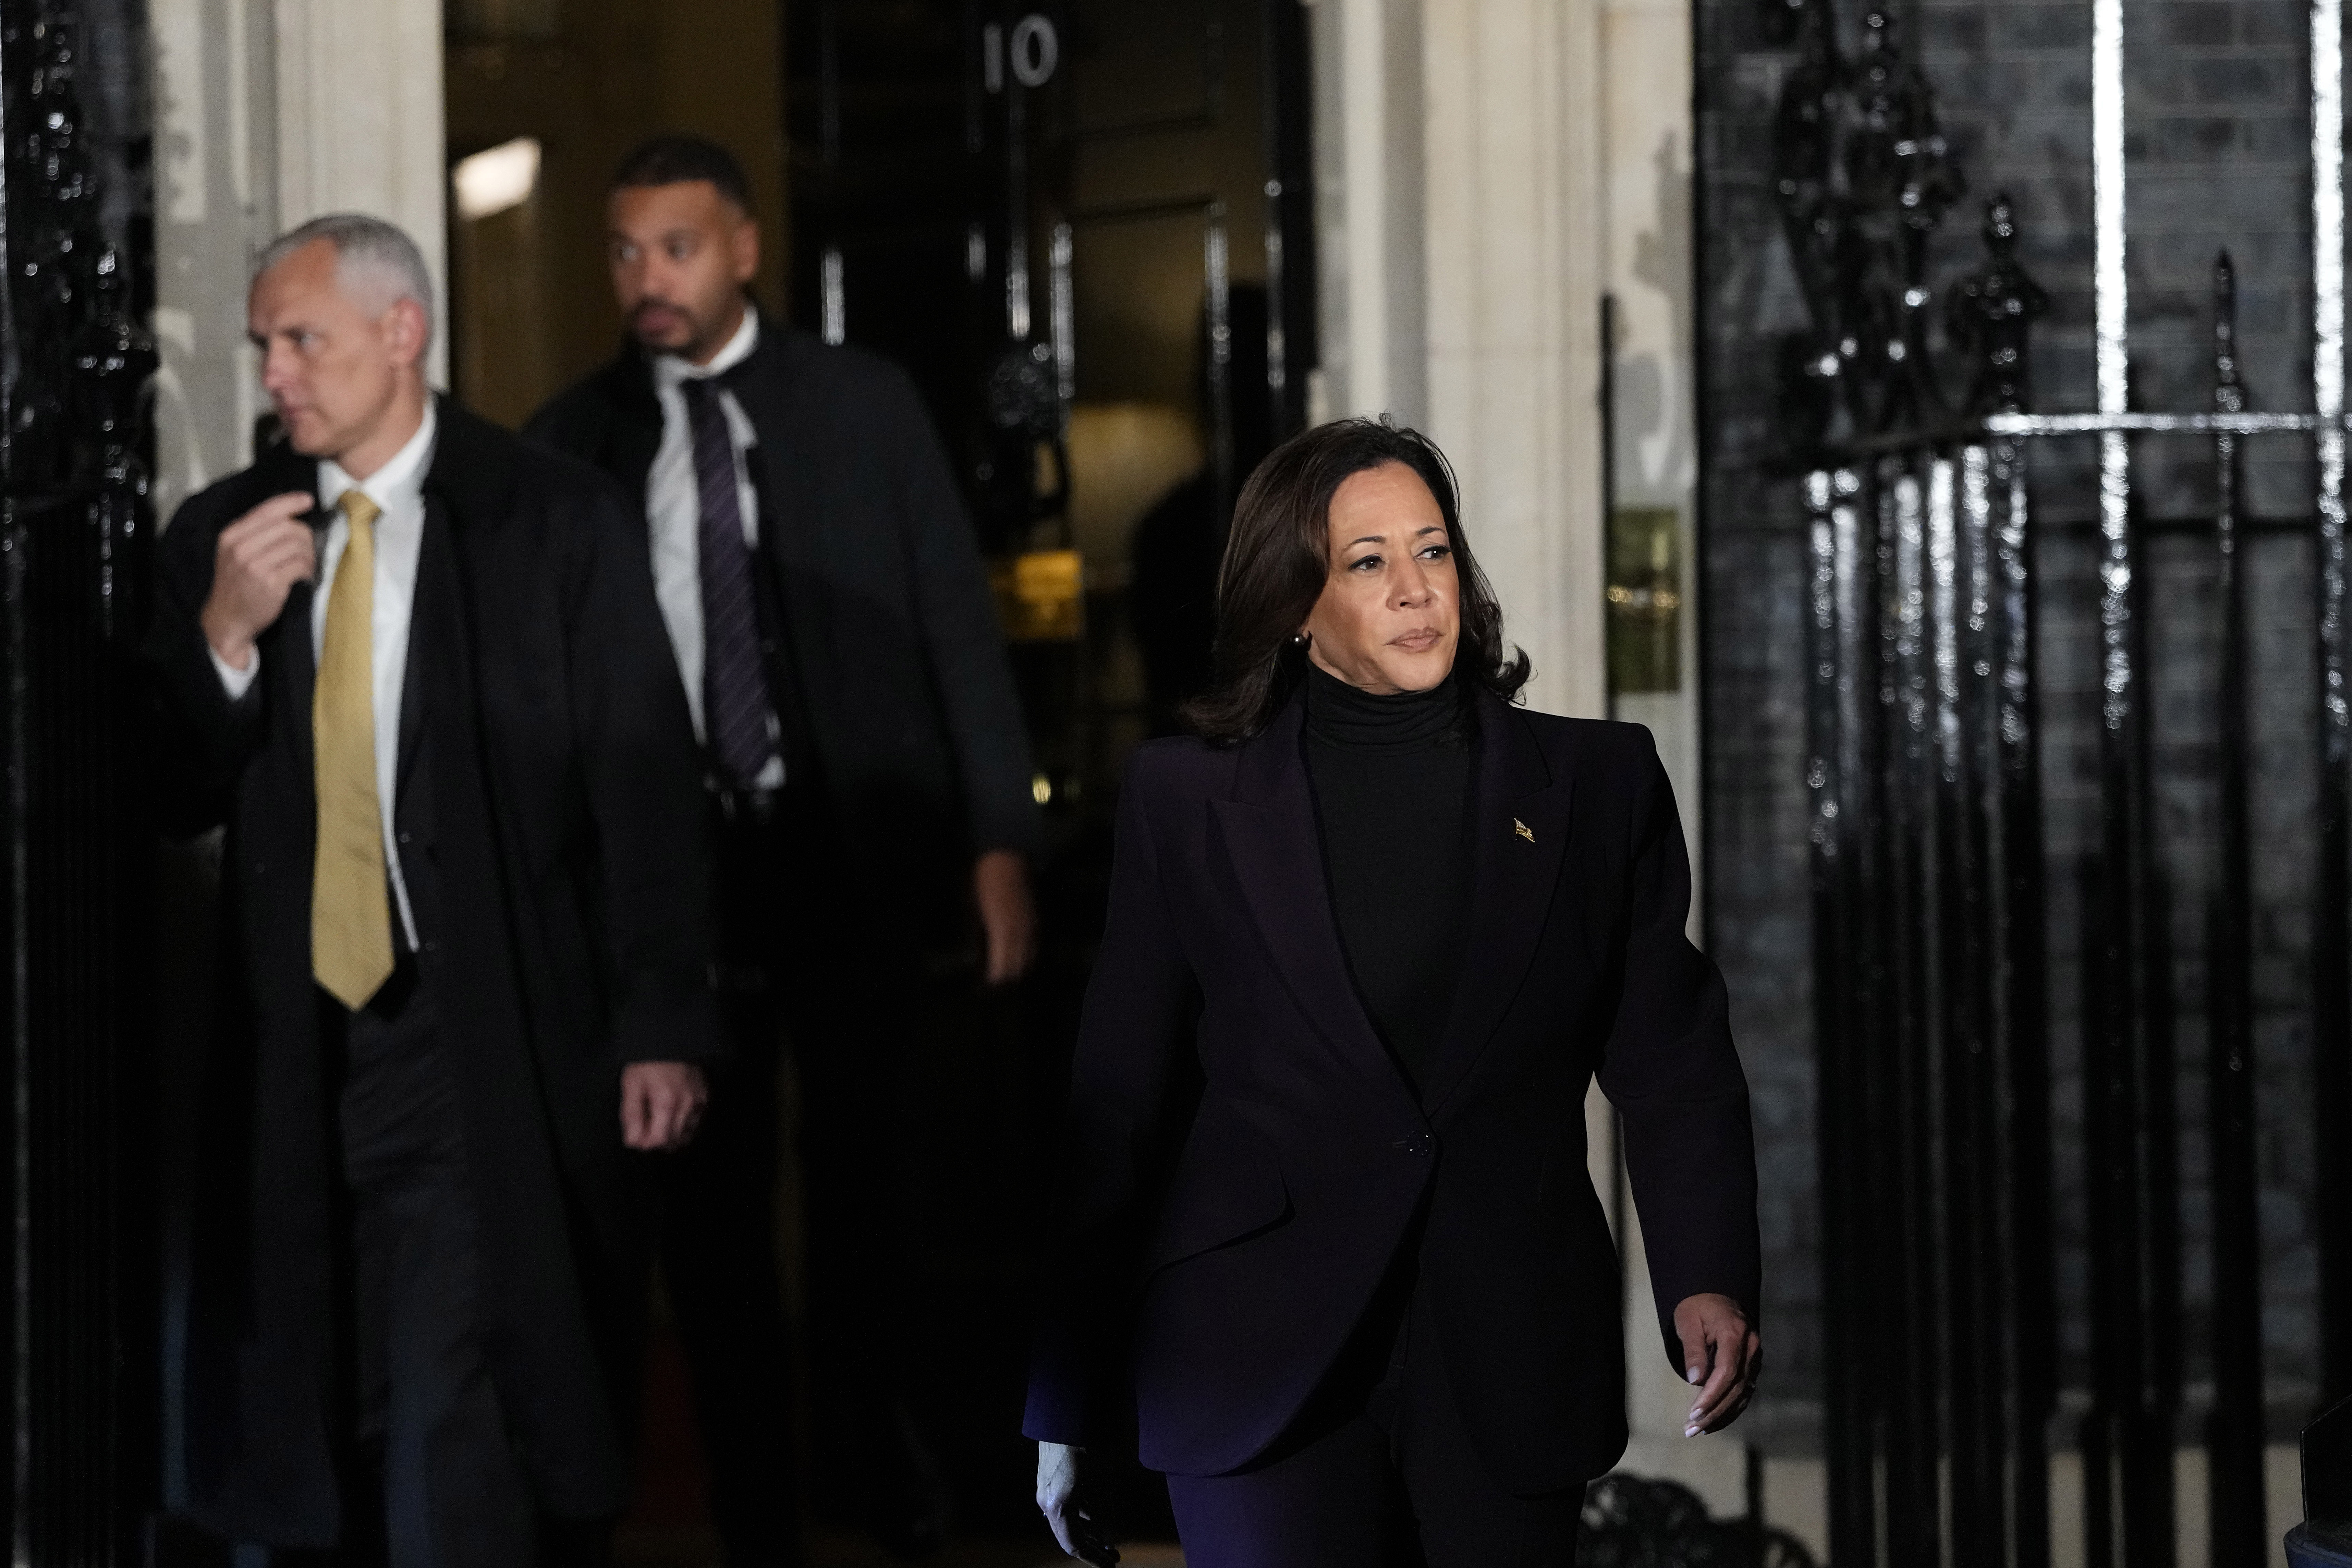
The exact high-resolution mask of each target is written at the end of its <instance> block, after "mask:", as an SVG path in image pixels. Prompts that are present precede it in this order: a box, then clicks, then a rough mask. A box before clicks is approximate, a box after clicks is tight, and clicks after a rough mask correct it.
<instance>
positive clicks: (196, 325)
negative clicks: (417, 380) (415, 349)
mask: <svg viewBox="0 0 2352 1568" xmlns="http://www.w3.org/2000/svg"><path fill="white" fill-rule="evenodd" d="M150 20H151V26H152V36H153V38H154V62H153V66H154V83H155V107H156V120H157V124H156V137H155V159H156V191H155V198H156V223H155V264H156V279H155V293H156V305H155V337H156V340H157V344H158V347H159V348H160V349H161V351H162V353H163V369H162V371H161V373H160V374H159V375H158V377H157V386H156V394H157V395H156V475H155V480H156V503H157V510H158V511H159V512H160V513H161V515H162V516H163V517H165V518H167V519H168V518H169V517H170V516H171V514H172V511H173V509H174V508H176V507H177V506H178V505H179V503H180V501H181V500H184V499H185V498H186V497H187V496H188V495H189V494H190V493H191V492H192V491H194V490H197V489H202V488H203V487H204V486H205V485H207V484H209V483H211V482H212V481H213V480H215V479H219V478H220V477H221V476H223V475H225V474H228V473H232V472H234V471H235V470H236V469H238V468H243V467H244V466H245V465H246V464H247V462H249V461H250V460H251V458H252V451H251V441H252V432H253V425H254V420H255V418H256V417H257V416H258V415H260V414H261V413H262V412H263V411H264V409H265V407H266V405H265V403H264V401H263V399H262V397H261V392H260V388H259V386H258V385H257V382H256V378H255V374H254V367H253V363H252V355H251V353H250V352H249V351H248V350H247V347H246V345H245V291H246V281H247V272H248V270H249V269H250V268H251V265H252V260H253V258H254V257H255V256H256V255H257V253H258V252H259V251H260V248H261V247H263V246H265V245H267V244H268V242H269V241H270V240H271V239H272V238H274V237H276V236H277V235H278V234H279V233H281V232H283V231H284V230H285V229H287V228H289V227H291V226H294V225H295V224H298V223H300V222H301V221H303V220H304V219H306V218H310V217H315V216H318V215H319V214H320V213H323V212H333V211H351V210H356V211H360V212H368V213H373V214H376V215H377V216H382V217H386V218H390V219H391V220H392V221H393V222H394V223H397V224H399V225H400V226H402V227H403V228H405V229H406V230H407V231H408V232H409V233H410V234H411V235H412V236H414V237H415V240H416V242H417V244H418V245H419V246H421V247H423V248H424V251H425V263H426V265H427V266H428V267H430V268H432V270H433V276H434V280H435V284H436V289H440V290H441V292H442V297H443V300H444V302H446V275H447V268H446V261H445V256H446V242H445V236H444V233H443V216H442V215H443V211H444V208H443V197H442V188H443V181H444V179H445V178H446V175H445V173H444V169H443V152H442V109H441V6H440V4H439V0H152V8H151V11H150ZM445 339H446V334H436V338H435V340H434V345H433V356H432V359H431V361H430V363H429V364H428V366H427V371H428V374H430V376H431V377H432V379H433V380H434V381H435V382H436V384H439V383H441V382H443V381H444V380H445V379H446V347H445Z"/></svg>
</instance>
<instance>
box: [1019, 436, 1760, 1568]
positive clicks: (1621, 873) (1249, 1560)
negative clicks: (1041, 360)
mask: <svg viewBox="0 0 2352 1568" xmlns="http://www.w3.org/2000/svg"><path fill="white" fill-rule="evenodd" d="M1505 647H1506V644H1505V643H1504V640H1503V628H1502V616H1501V612H1500V610H1499V609H1498V607H1497V606H1496V602H1495V598H1494V595H1493V592H1492V590H1490V589H1489V588H1488V586H1487V584H1486V580H1485V579H1484V577H1483V576H1482V575H1481V574H1479V571H1478V569H1477V566H1476V565H1475V563H1474V562H1473V561H1472V559H1471V555H1470V551H1469V545H1468V542H1467V541H1466V540H1465V538H1464V537H1463V533H1462V526H1461V521H1460V519H1459V517H1458V516H1457V515H1456V508H1455V499H1454V484H1453V480H1452V476H1451V474H1450V472H1449V470H1448V469H1447V468H1446V465H1445V461H1444V458H1443V457H1441V456H1440V455H1439V454H1438V452H1437V450H1436V448H1435V447H1433V446H1432V445H1431V444H1430V443H1429V442H1428V441H1426V440H1425V439H1423V437H1420V436H1417V435H1415V434H1413V433H1412V432H1411V431H1407V430H1399V429H1395V428H1393V427H1391V426H1387V425H1385V424H1380V423H1374V422H1371V421H1368V420H1354V421H1343V422H1341V423H1339V424H1335V425H1327V426H1322V427H1320V428H1318V429H1316V430H1312V431H1309V432H1308V433H1307V434H1306V435H1304V436H1301V437H1297V439H1296V440H1293V441H1292V442H1290V443H1289V444H1288V445H1286V446H1285V447H1282V448H1281V449H1280V450H1278V451H1276V453H1275V454H1274V455H1273V456H1272V457H1270V458H1267V460H1266V461H1265V464H1264V465H1263V466H1261V467H1260V468H1259V469H1258V470H1257V472H1256V473H1255V474H1254V475H1253V476H1252V477H1251V479H1250V481H1249V483H1248V485H1247V486H1246V487H1245V488H1244V490H1243V492H1242V496H1241V499H1240V501H1239V503H1238V505H1237V506H1236V508H1235V511H1234V524H1233V531H1232V538H1231V542H1230V543H1229V545H1228V546H1227V550H1226V553H1225V561H1224V566H1223V576H1222V580H1221V582H1220V584H1219V626H1218V647H1217V662H1218V668H1219V675H1220V679H1221V681H1222V685H1221V686H1220V688H1219V689H1217V690H1216V691H1215V692H1213V694H1212V695H1210V696H1209V697H1208V698H1206V699H1204V700H1202V701H1200V702H1198V703H1196V704H1194V705H1193V708H1192V712H1191V715H1190V716H1191V719H1192V724H1193V727H1194V728H1195V730H1196V731H1198V732H1199V737H1200V738H1199V739H1185V740H1174V741H1160V742H1151V743H1150V744H1149V745H1147V746H1145V747H1144V748H1143V749H1142V750H1141V751H1140V752H1139V753H1138V754H1137V756H1136V759H1135V762H1134V764H1133V766H1132V768H1131V769H1130V771H1129V775H1128V782H1127V787H1126V792H1125V795H1124V796H1123V798H1122V800H1121V802H1120V807H1119V826H1118V860H1117V867H1116V869H1115V872H1114V875H1113V879H1112V888H1111V899H1110V911H1109V923H1108V929H1107V930H1106V931H1105V933H1104V937H1103V945H1102V950H1101V955H1100V958H1099V960H1098V962H1097V967H1096V971H1095V977H1094V984H1093V986H1092V989H1091V990H1090V991H1089V993H1088V994H1087V1007H1086V1016H1085V1022H1084V1025H1083V1026H1082V1029H1081V1032H1080V1036H1079V1042H1078V1050H1077V1058H1076V1065H1075V1068H1074V1070H1073V1081H1072V1089H1071V1110H1070V1118H1069V1123H1068V1133H1067V1147H1066V1164H1065V1169H1064V1175H1063V1181H1064V1186H1063V1189H1062V1192H1061V1197H1062V1199H1063V1202H1064V1205H1065V1211H1064V1214H1063V1215H1062V1223H1063V1224H1064V1226H1066V1229H1065V1230H1064V1231H1063V1232H1062V1233H1061V1239H1060V1241H1059V1243H1058V1245H1057V1246H1056V1247H1055V1254H1054V1256H1055V1268H1054V1278H1053V1279H1051V1280H1050V1281H1049V1285H1048V1289H1046V1291H1045V1297H1044V1300H1045V1306H1044V1309H1043V1313H1042V1323H1041V1331H1040V1333H1039V1336H1038V1344H1037V1352H1036V1359H1035V1363H1034V1367H1033V1371H1032V1375H1031V1381H1030V1390H1029V1406H1028V1415H1027V1420H1026V1422H1025V1424H1024V1429H1025V1430H1026V1431H1027V1433H1028V1435H1029V1436H1032V1437H1034V1438H1035V1439H1037V1441H1038V1482H1037V1493H1038V1503H1039V1506H1040V1507H1041V1508H1042V1509H1043V1510H1045V1514H1046V1517H1047V1519H1048V1521H1050V1522H1051V1523H1052V1525H1053V1527H1054V1530H1055V1535H1056V1537H1057V1538H1058V1539H1059V1540H1060V1541H1061V1542H1062V1545H1063V1547H1064V1549H1065V1550H1066V1551H1070V1552H1073V1553H1074V1554H1076V1555H1084V1556H1087V1557H1088V1558H1089V1559H1090V1560H1094V1561H1098V1562H1099V1561H1104V1560H1106V1553H1107V1550H1108V1549H1107V1548H1106V1547H1105V1545H1104V1544H1103V1542H1102V1539H1101V1537H1100V1533H1099V1531H1098V1528H1097V1526H1096V1525H1095V1523H1094V1521H1092V1520H1091V1518H1090V1517H1089V1516H1088V1515H1087V1512H1086V1511H1085V1510H1084V1508H1083V1506H1082V1500H1081V1492H1080V1489H1079V1473H1080V1469H1081V1465H1082V1453H1081V1450H1082V1448H1083V1446H1084V1445H1085V1443H1086V1442H1087V1440H1088V1436H1089V1434H1090V1433H1097V1432H1100V1431H1102V1430H1104V1429H1106V1427H1107V1426H1110V1425H1112V1424H1113V1423H1115V1422H1116V1421H1117V1415H1116V1412H1117V1409H1118V1405H1119V1404H1120V1403H1121V1402H1123V1401H1124V1400H1126V1399H1127V1398H1129V1397H1130V1396H1131V1397H1132V1399H1133V1401H1134V1405H1135V1415H1136V1419H1137V1422H1138V1426H1139V1432H1140V1436H1141V1445H1140V1447H1141V1456H1142V1459H1143V1462H1144V1463H1145V1464H1146V1465H1148V1466H1150V1468H1154V1469H1157V1470H1161V1471H1164V1472H1166V1473H1167V1476H1168V1489H1169V1495H1170V1498H1171V1501H1172V1502H1173V1504H1174V1507H1175V1512H1176V1521H1177V1525H1178V1529H1179V1531H1180V1533H1181V1536H1182V1538H1183V1542H1184V1548H1185V1554H1186V1559H1185V1560H1186V1562H1187V1563H1189V1564H1191V1565H1192V1568H1321V1565H1324V1564H1328V1565H1330V1568H1375V1565H1378V1564H1382V1563H1401V1564H1402V1563H1427V1564H1428V1565H1429V1568H1502V1565H1507V1564H1527V1565H1536V1564H1541V1565H1544V1568H1554V1565H1559V1568H1565V1565H1566V1564H1569V1563H1571V1562H1572V1561H1573V1559H1574V1553H1575V1542H1576V1524H1577V1516H1578V1512H1579V1510H1580V1506H1581V1501H1582V1496H1583V1489H1584V1483H1585V1482H1586V1481H1587V1480H1588V1479H1591V1478H1592V1477H1594V1476H1597V1475H1599V1474H1601V1472H1603V1471H1605V1470H1606V1469H1608V1468H1609V1467H1610V1466H1611V1465H1612V1464H1613V1463H1614V1462H1615V1461H1616V1459H1617V1457H1618V1456H1619V1454H1620V1453H1622V1451H1623V1448H1624V1444H1625V1436H1626V1432H1625V1413H1624V1406H1625V1401H1624V1367H1623V1353H1622V1344H1623V1339H1622V1326H1621V1323H1620V1321H1619V1310H1618V1302H1619V1298H1620V1287H1619V1280H1618V1272H1617V1258H1616V1253H1615V1250H1614V1248H1613V1247H1612V1241H1611V1237H1610V1233H1609V1226H1608V1222H1607V1221H1606V1219H1605V1218H1604V1217H1603V1215H1602V1213H1601V1204H1600V1201H1599V1199H1598V1198H1597V1197H1596V1196H1595V1195H1594V1194H1593V1190H1592V1184H1591V1181H1590V1179H1589V1178H1588V1177H1587V1175H1586V1168H1585V1135H1584V1125H1585V1123H1584V1097H1585V1090H1586V1086H1587V1085H1588V1084H1589V1083H1590V1082H1591V1079H1592V1078H1593V1076H1594V1075H1595V1074H1596V1073H1597V1074H1598V1075H1599V1078H1600V1082H1601V1089H1603V1091H1604V1092H1606V1093H1607V1095H1608V1096H1609V1098H1610V1099H1611V1100H1612V1101H1613V1102H1614V1103H1615V1105H1616V1107H1617V1110H1618V1113H1619V1116H1620V1118H1621V1121H1622V1127H1623V1146H1624V1151H1625V1159H1626V1163H1627V1166H1628V1168H1629V1169H1630V1171H1631V1173H1632V1176H1633V1195H1634V1198H1635V1201H1636V1202H1637V1203H1638V1205H1640V1209H1641V1215H1642V1222H1643V1235H1644V1237H1646V1239H1647V1242H1648V1251H1649V1263H1650V1276H1651V1282H1652V1284H1653V1286H1654V1289H1655V1293H1656V1297H1657V1300H1658V1302H1659V1307H1660V1313H1659V1318H1660V1323H1659V1326H1660V1328H1661V1330H1662V1331H1663V1332H1664V1343H1665V1351H1666V1354H1667V1356H1668V1358H1669V1359H1670V1360H1671V1361H1672V1362H1673V1363H1674V1364H1675V1368H1676V1370H1677V1371H1678V1372H1680V1373H1683V1374H1684V1375H1685V1376H1686V1377H1687V1378H1688V1379H1689V1380H1690V1382H1691V1383H1693V1384H1696V1385H1697V1388H1698V1392H1697V1394H1696V1403H1695V1404H1694V1405H1693V1406H1692V1409H1691V1414H1690V1422H1689V1430H1690V1432H1691V1433H1692V1434H1696V1433H1699V1432H1706V1431H1716V1430H1719V1429H1720V1428H1722V1427H1724V1426H1727V1425H1729V1424H1730V1423H1731V1422H1732V1421H1733V1420H1734V1419H1735V1418H1736V1417H1737V1416H1738V1414H1739V1412H1740V1411H1741V1410H1742V1409H1743V1408H1745V1406H1746V1405H1747V1402H1748V1395H1749V1394H1750V1392H1751V1391H1752V1389H1753V1387H1754V1384H1755V1378H1756V1375H1757V1372H1758V1370H1759V1365H1760V1360H1761V1357H1760V1342H1759V1339H1758V1336H1757V1331H1756V1328H1755V1315H1756V1300H1757V1293H1758V1257H1757V1252H1758V1248H1757V1237H1756V1169H1755V1153H1754V1148H1753V1144H1752V1141H1751V1137H1750V1132H1749V1127H1748V1090H1747V1083H1746V1080H1745V1079H1744V1078H1743V1077H1742V1075H1741V1072H1740V1068H1739V1060H1738V1056H1737V1055H1736V1054H1735V1053H1734V1051H1733V1049H1732V1045H1731V1036H1730V1031H1729V1028H1728V1026H1727V1020H1726V1016H1725V998H1724V990H1723V982H1722V979H1721V977H1720V976H1719V975H1718V974H1717V972H1716V969H1715V966H1714V965H1713V964H1712V963H1709V962H1708V961H1707V960H1706V958H1705V957H1704V956H1702V955H1701V954H1700V953H1699V952H1697V951H1696V949H1695V948H1693V947H1692V946H1691V944H1690V942H1688V941H1687V940H1685V937H1684V934H1683V926H1684V921H1685V919H1686V917H1687V915H1688V912H1689V904H1690V872H1689V866H1688V861H1687V858H1686V857H1685V851H1684V847H1683V838H1682V831H1681V827H1680V826H1679V823H1678V821H1677V818H1676V816H1675V803H1674V798H1673V795H1672V792H1671V790H1670V789H1669V787H1668V784H1667V782H1666V775H1665V773H1664V770H1663V769H1662V768H1661V767H1660V766H1659V763H1658V758H1657V753H1656V752H1655V750H1654V747H1653V745H1652V743H1651V740H1650V736H1649V733H1648V731H1644V730H1643V729H1641V728H1640V727H1638V726H1635V725H1630V724H1610V723H1601V722H1596V721H1590V720H1577V719H1559V718H1554V717H1552V716H1550V715H1549V714H1541V713H1530V712H1528V711H1526V710H1522V709H1519V708H1517V707H1514V706H1513V705H1512V703H1513V699H1514V698H1515V697H1516V695H1517V692H1518V690H1519V688H1520V687H1521V686H1522V685H1523V684H1524V683H1525V682H1526V680H1527V679H1528V663H1527V659H1526V658H1525V656H1524V655H1520V654H1518V653H1517V652H1516V650H1514V651H1513V653H1512V654H1511V655H1510V656H1508V657H1507V656H1506V654H1505V652H1504V649H1505ZM1107 1407H1108V1409H1110V1410H1111V1411H1112V1412H1113V1413H1114V1414H1113V1415H1111V1416H1110V1417H1109V1419H1108V1420H1106V1417H1105V1415H1104V1411H1105V1410H1106V1408H1107Z"/></svg>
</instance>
